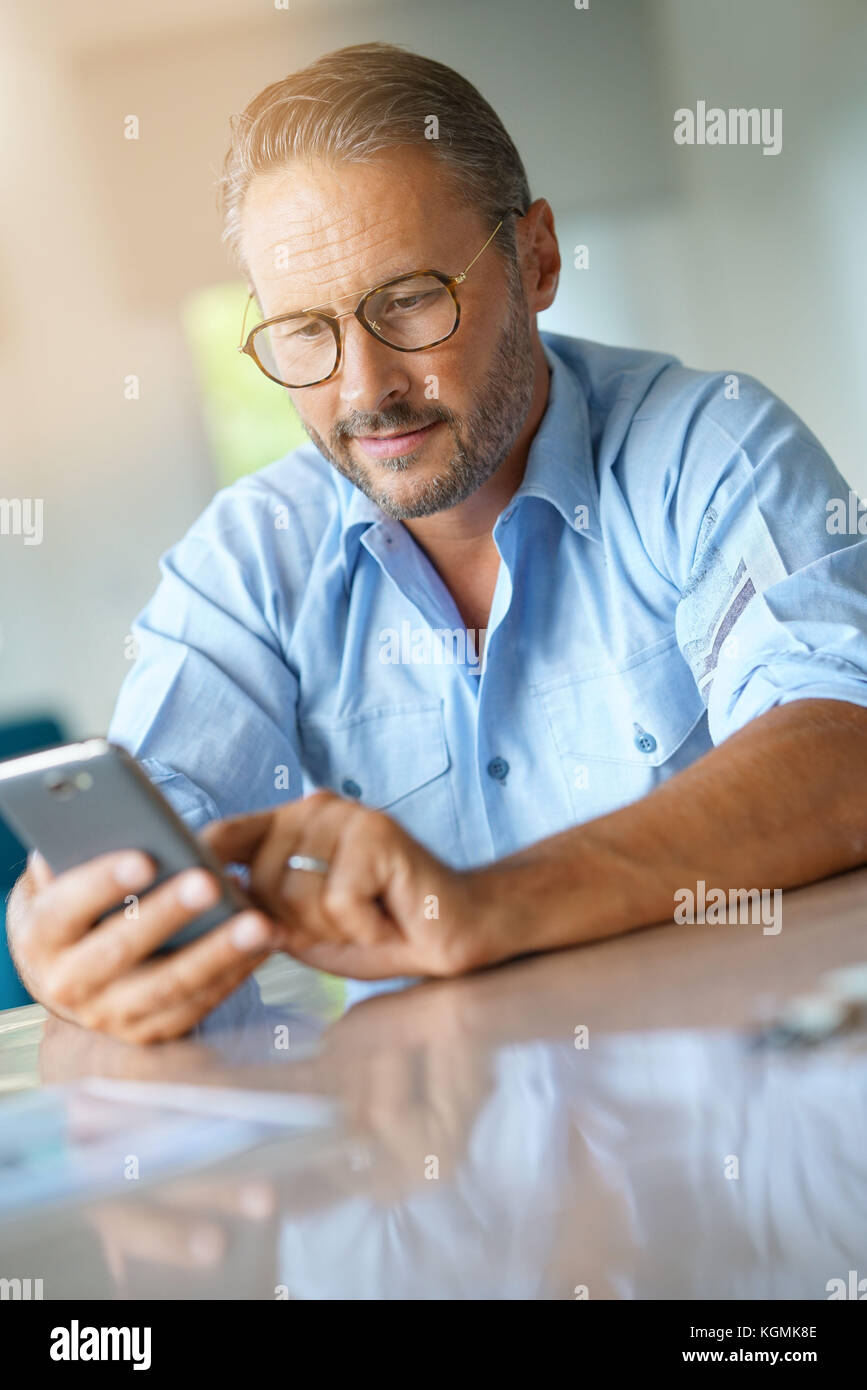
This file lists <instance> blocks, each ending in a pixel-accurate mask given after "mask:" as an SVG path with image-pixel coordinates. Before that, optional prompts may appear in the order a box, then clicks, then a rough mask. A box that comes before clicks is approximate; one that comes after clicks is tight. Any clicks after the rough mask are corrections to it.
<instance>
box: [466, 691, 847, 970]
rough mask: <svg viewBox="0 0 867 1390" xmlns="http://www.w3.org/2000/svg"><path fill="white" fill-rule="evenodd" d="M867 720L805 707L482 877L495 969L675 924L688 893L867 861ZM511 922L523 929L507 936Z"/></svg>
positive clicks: (798, 704) (818, 705)
mask: <svg viewBox="0 0 867 1390" xmlns="http://www.w3.org/2000/svg"><path fill="white" fill-rule="evenodd" d="M865 773H867V710H865V709H862V708H860V707H858V706H856V705H851V704H846V703H845V702H843V701H839V700H803V701H795V702H793V703H792V704H788V705H783V706H779V707H777V708H775V709H773V710H770V711H769V712H768V713H767V714H766V715H763V716H762V717H761V718H759V719H756V720H754V721H753V722H752V723H751V724H749V725H748V726H747V727H746V728H744V729H742V730H741V731H740V732H739V733H737V734H735V735H733V736H732V737H731V738H730V739H728V740H727V741H726V742H725V743H724V744H722V745H721V746H720V747H719V748H715V749H713V750H712V751H711V752H710V753H708V754H707V755H706V756H705V757H703V758H701V759H700V760H699V761H698V762H697V763H695V764H693V766H692V767H690V768H687V769H686V770H685V771H684V772H681V773H679V774H678V775H677V776H675V777H672V778H671V779H670V780H669V781H668V782H666V783H665V784H664V785H663V786H661V787H659V788H658V789H657V790H656V791H655V792H653V793H652V794H651V795H650V796H648V797H645V798H643V799H642V800H641V801H638V802H635V803H633V804H632V805H630V806H626V807H624V808H623V809H622V810H619V811H615V812H613V813H612V814H610V815H607V816H603V817H600V818H599V819H598V820H594V821H589V822H587V823H586V824H584V825H579V826H575V827H574V828H572V829H570V830H567V831H564V832H562V833H561V834H559V835H556V836H553V837H552V838H551V839H548V840H543V841H540V842H539V843H538V844H536V845H533V846H532V847H530V848H529V849H527V850H523V851H521V852H520V853H518V854H515V855H512V856H510V857H509V858H508V859H504V860H500V861H499V862H498V863H497V864H494V865H491V866H490V867H489V868H487V869H485V870H482V871H480V872H479V873H478V888H479V892H480V895H481V897H482V899H483V901H484V904H485V908H486V909H487V916H488V918H489V920H490V922H491V923H492V934H491V937H490V946H491V952H492V955H491V958H492V959H499V958H502V957H503V956H504V955H511V954H515V951H514V942H515V934H516V933H517V934H519V935H520V938H521V941H522V943H523V944H522V949H523V950H524V951H531V950H542V949H548V948H551V947H554V946H562V945H568V944H571V943H574V942H579V941H584V940H590V939H593V938H596V937H603V936H609V935H614V934H616V933H619V932H622V931H626V930H628V929H629V928H631V927H639V926H646V925H649V924H650V923H653V922H661V921H670V920H671V917H672V913H673V909H674V905H675V903H674V894H675V892H676V891H677V890H678V889H679V888H689V887H691V888H693V889H694V888H695V886H696V883H697V882H698V880H700V879H703V880H704V881H705V883H706V884H707V886H708V887H709V888H710V887H719V888H723V889H726V890H727V889H728V888H745V889H750V888H759V889H763V888H764V889H769V890H770V889H774V888H789V887H795V886H797V885H799V884H802V883H809V882H812V881H813V880H815V879H819V878H824V877H827V876H828V875H829V874H833V873H839V872H842V871H843V870H845V869H850V868H854V867H855V866H857V865H859V864H862V863H864V862H865V861H867V802H865V795H864V791H865V787H864V782H865ZM503 913H505V914H506V916H507V918H508V920H509V921H510V922H511V923H512V924H513V925H512V926H511V927H510V928H509V930H508V931H507V933H505V934H498V932H497V928H496V920H497V917H498V915H500V916H501V917H502V914H503Z"/></svg>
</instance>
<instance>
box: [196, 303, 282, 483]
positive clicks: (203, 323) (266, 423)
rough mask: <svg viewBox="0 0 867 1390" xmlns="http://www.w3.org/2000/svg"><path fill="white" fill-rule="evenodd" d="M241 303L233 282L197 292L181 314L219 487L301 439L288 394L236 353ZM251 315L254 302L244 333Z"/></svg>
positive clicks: (242, 314) (240, 354)
mask: <svg viewBox="0 0 867 1390" xmlns="http://www.w3.org/2000/svg"><path fill="white" fill-rule="evenodd" d="M246 301H247V290H246V288H245V286H244V285H243V283H241V282H240V281H235V282H233V283H231V284H225V285H212V286H210V287H209V288H208V289H206V290H198V291H197V292H196V293H195V294H193V295H190V296H189V298H188V299H187V300H186V301H185V303H184V305H183V310H182V319H183V325H184V331H185V333H186V336H187V341H188V343H189V345H190V351H191V353H192V356H193V361H194V362H195V366H196V373H197V375H198V379H199V385H200V389H201V393H202V410H203V414H204V418H205V427H206V429H207V432H208V437H209V439H210V442H211V448H212V450H213V455H214V463H215V468H216V472H217V480H218V484H219V486H221V487H222V486H224V485H225V484H226V483H231V482H234V481H235V479H236V478H240V477H241V476H242V475H243V474H245V473H253V472H255V470H256V469H257V468H262V467H264V465H265V464H266V463H273V461H274V460H275V459H278V458H281V457H282V456H283V454H285V453H288V451H289V450H290V449H295V448H297V446H298V445H299V444H303V443H304V442H305V441H306V439H307V435H306V433H305V431H304V427H303V425H302V424H301V421H300V420H299V419H298V415H297V413H296V411H295V409H294V407H293V405H292V402H291V400H290V399H289V394H288V392H286V391H284V390H282V389H281V388H280V387H279V386H276V385H275V384H274V382H272V381H269V380H268V378H267V377H265V376H263V375H262V373H261V372H260V371H258V370H257V368H256V365H255V363H253V362H252V361H251V360H250V358H249V357H247V356H245V355H244V354H243V353H240V352H238V351H236V349H237V345H238V342H239V339H240V334H241V320H242V318H243V316H244V305H245V304H246ZM257 312H258V310H257V309H256V306H255V301H254V303H253V305H252V306H251V314H250V317H249V319H248V324H247V331H249V328H250V327H251V326H252V325H253V324H254V323H255V322H256V319H255V317H254V315H255V314H256V313H257Z"/></svg>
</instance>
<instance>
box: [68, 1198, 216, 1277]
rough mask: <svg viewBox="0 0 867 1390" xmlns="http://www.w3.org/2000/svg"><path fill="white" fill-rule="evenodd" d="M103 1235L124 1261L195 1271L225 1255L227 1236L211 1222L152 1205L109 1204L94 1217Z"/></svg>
mask: <svg viewBox="0 0 867 1390" xmlns="http://www.w3.org/2000/svg"><path fill="white" fill-rule="evenodd" d="M93 1219H94V1222H95V1224H96V1225H97V1226H98V1228H99V1229H100V1231H101V1232H102V1234H103V1238H105V1237H106V1236H110V1238H111V1239H112V1241H113V1243H114V1245H115V1249H116V1251H117V1252H122V1253H123V1255H125V1256H126V1257H127V1259H136V1260H144V1261H147V1262H149V1263H158V1264H164V1265H168V1266H170V1267H174V1268H178V1269H196V1268H202V1267H203V1266H207V1265H212V1264H214V1263H215V1262H216V1261H217V1260H219V1259H220V1257H221V1256H222V1255H223V1254H224V1253H225V1250H226V1233H225V1231H224V1230H223V1229H222V1227H221V1226H219V1225H218V1224H217V1223H216V1222H214V1221H203V1220H202V1219H201V1217H199V1216H189V1217H188V1216H185V1215H183V1214H180V1213H177V1212H174V1211H171V1210H168V1211H166V1210H163V1209H162V1208H161V1207H159V1206H156V1205H155V1204H154V1203H147V1204H144V1203H141V1204H140V1203H137V1202H124V1203H120V1202H118V1203H111V1204H108V1203H107V1204H105V1206H103V1207H101V1208H100V1209H99V1210H98V1211H96V1212H94V1213H93Z"/></svg>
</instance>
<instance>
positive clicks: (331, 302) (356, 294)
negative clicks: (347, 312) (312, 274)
mask: <svg viewBox="0 0 867 1390" xmlns="http://www.w3.org/2000/svg"><path fill="white" fill-rule="evenodd" d="M417 274H418V268H416V269H413V270H398V271H395V273H394V274H393V275H385V276H383V277H382V279H379V280H374V282H373V284H372V285H365V287H364V289H361V290H350V292H349V294H343V295H338V296H337V298H336V299H327V300H324V301H323V302H322V303H320V304H304V305H302V306H301V308H300V309H281V311H280V313H279V314H271V315H270V317H271V318H283V317H284V315H288V314H307V313H312V312H313V311H314V310H317V311H318V312H319V313H322V314H324V313H327V312H328V311H329V310H330V309H333V308H334V306H335V304H345V303H346V301H347V299H354V300H356V302H357V301H358V300H359V299H360V298H361V296H362V295H363V294H366V293H367V291H368V290H372V289H375V288H376V287H377V285H387V284H389V283H390V281H392V280H403V279H404V278H405V277H406V276H407V275H417ZM260 312H261V305H260Z"/></svg>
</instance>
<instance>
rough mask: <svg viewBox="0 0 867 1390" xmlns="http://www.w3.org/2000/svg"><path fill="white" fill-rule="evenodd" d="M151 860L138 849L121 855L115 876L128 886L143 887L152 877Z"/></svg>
mask: <svg viewBox="0 0 867 1390" xmlns="http://www.w3.org/2000/svg"><path fill="white" fill-rule="evenodd" d="M152 875H153V870H152V868H151V866H150V862H149V861H148V860H147V859H146V858H145V856H144V855H143V854H140V853H139V852H138V850H131V851H130V853H129V854H123V855H121V857H120V859H118V861H117V863H116V864H115V866H114V876H115V878H116V879H117V881H118V883H122V884H123V885H124V886H125V887H126V888H136V887H141V886H143V885H144V884H145V883H147V882H148V880H149V879H150V878H151V877H152Z"/></svg>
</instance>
